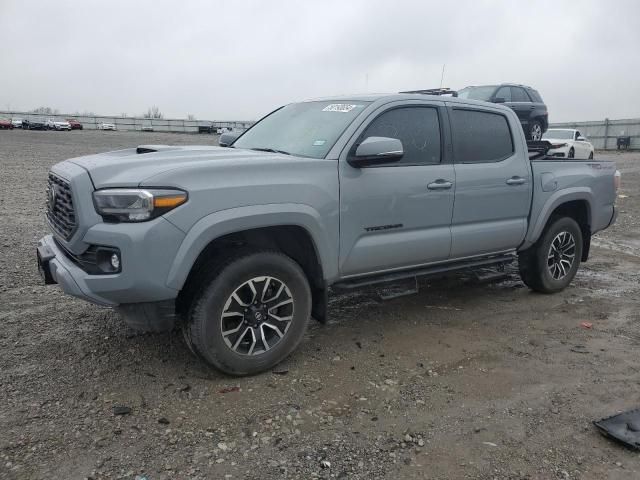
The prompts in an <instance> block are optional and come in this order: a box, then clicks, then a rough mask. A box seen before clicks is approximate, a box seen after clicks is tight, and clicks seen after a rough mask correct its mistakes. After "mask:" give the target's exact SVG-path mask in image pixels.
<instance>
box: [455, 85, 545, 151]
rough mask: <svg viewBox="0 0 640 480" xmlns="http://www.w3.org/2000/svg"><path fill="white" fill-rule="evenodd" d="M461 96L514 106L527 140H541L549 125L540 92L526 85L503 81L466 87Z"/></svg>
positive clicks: (459, 94) (459, 93) (460, 91)
mask: <svg viewBox="0 0 640 480" xmlns="http://www.w3.org/2000/svg"><path fill="white" fill-rule="evenodd" d="M458 96H459V97H460V98H469V99H471V100H482V101H485V102H492V103H504V104H505V105H507V106H508V107H510V108H512V109H513V110H514V111H515V112H516V114H517V115H518V118H519V119H520V123H521V124H522V129H523V130H524V134H525V136H526V137H527V140H540V139H541V138H542V134H543V133H544V132H546V131H547V127H548V126H549V114H548V113H547V106H546V105H545V104H544V102H543V101H542V97H541V96H540V94H539V93H538V92H537V91H536V90H534V89H533V88H531V87H527V86H526V85H516V84H513V83H503V84H501V85H481V86H471V87H465V88H463V89H462V90H459V91H458Z"/></svg>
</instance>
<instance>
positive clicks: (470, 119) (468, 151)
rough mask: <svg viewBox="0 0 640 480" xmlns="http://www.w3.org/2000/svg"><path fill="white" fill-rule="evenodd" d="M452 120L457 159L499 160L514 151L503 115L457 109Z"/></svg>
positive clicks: (461, 160) (461, 161)
mask: <svg viewBox="0 0 640 480" xmlns="http://www.w3.org/2000/svg"><path fill="white" fill-rule="evenodd" d="M452 123H453V152H454V155H455V161H456V162H457V163H483V162H499V161H501V160H504V159H505V158H507V157H509V156H510V155H511V154H512V153H513V140H512V138H511V129H510V128H509V122H508V121H507V119H506V117H505V116H504V115H500V114H498V113H490V112H482V111H478V110H462V109H454V110H453V112H452Z"/></svg>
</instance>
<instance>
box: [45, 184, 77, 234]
mask: <svg viewBox="0 0 640 480" xmlns="http://www.w3.org/2000/svg"><path fill="white" fill-rule="evenodd" d="M47 220H49V224H50V225H51V228H53V229H54V230H55V232H56V233H58V234H59V235H60V236H62V238H64V239H65V240H69V239H70V238H71V236H72V235H73V234H74V232H75V231H76V226H77V225H76V213H75V210H74V208H73V198H72V196H71V186H70V185H69V182H67V181H66V180H64V179H62V178H60V177H58V176H57V175H54V174H53V173H50V174H49V186H48V187H47Z"/></svg>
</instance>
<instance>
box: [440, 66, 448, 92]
mask: <svg viewBox="0 0 640 480" xmlns="http://www.w3.org/2000/svg"><path fill="white" fill-rule="evenodd" d="M446 66H447V64H446V63H443V64H442V75H440V88H442V82H443V80H444V67H446Z"/></svg>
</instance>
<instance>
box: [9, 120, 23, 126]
mask: <svg viewBox="0 0 640 480" xmlns="http://www.w3.org/2000/svg"><path fill="white" fill-rule="evenodd" d="M11 125H13V128H22V120H21V119H19V118H12V119H11Z"/></svg>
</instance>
